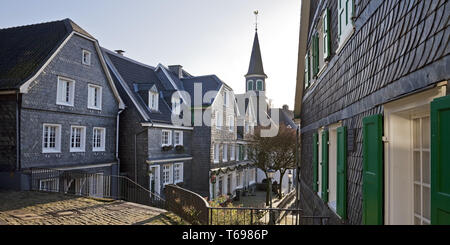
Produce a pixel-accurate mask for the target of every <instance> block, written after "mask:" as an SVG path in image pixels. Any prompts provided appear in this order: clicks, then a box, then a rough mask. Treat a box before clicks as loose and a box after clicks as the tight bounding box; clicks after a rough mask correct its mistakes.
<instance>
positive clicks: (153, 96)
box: [148, 90, 159, 111]
mask: <svg viewBox="0 0 450 245" xmlns="http://www.w3.org/2000/svg"><path fill="white" fill-rule="evenodd" d="M158 101H159V94H158V92H155V91H152V90H150V91H149V92H148V107H149V108H150V110H153V111H158V110H159V109H158Z"/></svg>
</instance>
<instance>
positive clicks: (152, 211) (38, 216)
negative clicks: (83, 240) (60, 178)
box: [0, 191, 183, 225]
mask: <svg viewBox="0 0 450 245" xmlns="http://www.w3.org/2000/svg"><path fill="white" fill-rule="evenodd" d="M173 224H183V222H182V221H181V219H179V218H178V217H177V216H175V215H174V214H171V213H168V212H167V211H166V210H162V209H157V208H152V207H148V206H143V205H139V204H135V203H129V202H123V201H112V200H99V199H91V198H85V197H76V196H67V195H63V194H59V193H42V192H11V191H0V225H173Z"/></svg>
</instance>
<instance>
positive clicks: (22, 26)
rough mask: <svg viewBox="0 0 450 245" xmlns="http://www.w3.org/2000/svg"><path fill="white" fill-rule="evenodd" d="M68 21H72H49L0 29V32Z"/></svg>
mask: <svg viewBox="0 0 450 245" xmlns="http://www.w3.org/2000/svg"><path fill="white" fill-rule="evenodd" d="M66 20H70V19H69V18H66V19H62V20H54V21H47V22H41V23H35V24H30V25H21V26H11V27H6V28H0V31H5V30H12V29H19V28H24V27H32V26H38V25H44V24H52V23H57V22H65V21H66Z"/></svg>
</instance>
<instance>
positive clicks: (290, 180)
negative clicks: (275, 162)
mask: <svg viewBox="0 0 450 245" xmlns="http://www.w3.org/2000/svg"><path fill="white" fill-rule="evenodd" d="M288 178H289V191H288V192H289V193H291V185H292V170H289V172H288Z"/></svg>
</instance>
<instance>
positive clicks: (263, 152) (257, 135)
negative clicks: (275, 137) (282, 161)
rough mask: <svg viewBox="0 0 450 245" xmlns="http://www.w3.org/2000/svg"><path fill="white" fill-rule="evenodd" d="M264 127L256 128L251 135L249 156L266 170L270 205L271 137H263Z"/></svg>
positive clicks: (267, 194)
mask: <svg viewBox="0 0 450 245" xmlns="http://www.w3.org/2000/svg"><path fill="white" fill-rule="evenodd" d="M264 129H265V128H263V127H257V128H255V132H254V134H253V135H251V143H250V144H249V145H248V158H249V160H250V161H252V162H253V163H254V164H255V166H256V167H257V168H259V169H260V170H261V171H263V172H264V174H265V175H266V180H268V181H267V192H266V205H267V206H268V205H269V201H270V200H269V196H270V193H269V191H271V190H269V175H268V172H269V171H270V170H273V168H272V165H271V160H270V153H271V151H272V149H271V148H272V146H271V143H272V140H271V138H267V137H261V130H264Z"/></svg>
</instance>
